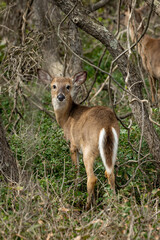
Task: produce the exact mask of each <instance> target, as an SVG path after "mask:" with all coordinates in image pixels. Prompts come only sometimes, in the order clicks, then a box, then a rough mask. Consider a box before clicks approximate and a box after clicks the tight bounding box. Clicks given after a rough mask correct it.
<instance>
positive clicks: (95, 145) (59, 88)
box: [39, 72, 119, 209]
mask: <svg viewBox="0 0 160 240" xmlns="http://www.w3.org/2000/svg"><path fill="white" fill-rule="evenodd" d="M43 73H44V72H43ZM39 75H40V74H39ZM42 75H43V74H42ZM83 78H84V79H83ZM85 78H86V77H85V76H83V73H82V74H81V73H79V74H78V75H77V76H76V77H75V79H76V80H77V82H76V81H75V83H74V80H72V79H70V78H53V80H52V83H51V95H52V103H53V107H54V111H55V115H56V119H57V122H58V124H59V125H60V126H61V127H62V128H63V130H64V135H65V138H66V139H67V140H68V141H70V152H71V158H72V161H73V162H74V163H75V165H77V154H78V152H80V151H82V153H83V161H84V165H85V168H86V173H87V192H88V198H87V206H86V207H87V209H89V208H90V206H91V202H92V198H94V186H95V184H96V181H97V177H96V176H95V175H94V171H93V164H94V160H95V159H96V158H97V157H98V155H99V134H100V131H101V130H102V129H103V128H104V129H105V132H106V139H105V141H104V144H105V149H104V152H105V156H106V160H107V166H108V167H110V168H112V172H111V173H105V175H106V177H107V178H108V180H109V183H110V184H111V188H112V189H113V190H114V191H115V177H114V166H113V163H112V154H113V142H114V139H113V133H112V131H111V128H112V127H113V128H114V129H115V130H116V132H117V136H119V125H118V121H117V119H116V117H115V115H114V113H113V111H112V110H111V109H109V108H107V107H103V106H97V107H86V106H81V105H77V104H75V103H74V102H73V100H72V97H71V95H72V93H73V91H74V85H75V84H78V81H80V80H81V79H82V80H81V83H79V85H80V84H82V83H83V81H85ZM53 85H56V89H54V88H53ZM68 85H69V86H70V89H69V90H67V87H66V86H68ZM59 94H63V95H64V96H65V100H64V101H62V102H59V103H58V104H59V105H58V107H57V105H56V104H57V96H58V95H59Z"/></svg>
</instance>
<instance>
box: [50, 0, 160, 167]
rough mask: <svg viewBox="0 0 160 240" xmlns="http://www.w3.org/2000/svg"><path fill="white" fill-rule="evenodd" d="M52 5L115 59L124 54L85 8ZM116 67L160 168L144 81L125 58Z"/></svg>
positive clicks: (159, 144) (159, 143)
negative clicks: (143, 93)
mask: <svg viewBox="0 0 160 240" xmlns="http://www.w3.org/2000/svg"><path fill="white" fill-rule="evenodd" d="M53 3H55V4H56V5H57V6H58V7H59V8H60V9H61V10H62V11H63V12H64V13H65V14H68V17H69V18H70V20H72V21H73V22H74V23H75V24H76V25H77V26H78V27H79V28H81V29H82V30H84V31H85V32H86V33H88V34H90V35H92V36H93V37H94V38H96V39H97V40H99V41H100V42H101V43H102V44H103V45H105V46H106V47H107V49H108V51H109V52H110V54H111V55H112V57H113V58H116V57H117V56H119V55H120V54H121V53H122V52H123V48H122V47H121V45H120V44H119V42H118V41H117V40H116V39H115V38H114V37H113V36H112V34H111V33H110V32H109V31H108V30H107V29H106V28H105V27H104V26H103V25H101V24H99V23H98V22H97V21H94V20H93V19H91V17H90V16H89V15H88V14H87V13H86V11H85V9H84V8H83V6H82V5H78V6H76V7H75V2H74V1H71V0H53ZM117 64H118V67H119V69H120V71H121V72H122V74H123V77H124V79H125V78H126V76H127V74H128V73H129V74H128V76H129V78H128V89H129V90H130V93H131V94H132V95H131V94H130V95H129V100H130V106H131V109H132V112H133V115H134V117H135V119H136V121H137V123H138V125H139V127H140V129H141V131H142V133H143V136H144V139H145V140H146V142H147V143H148V146H149V149H150V153H151V154H152V155H153V157H154V158H155V160H156V161H157V163H158V164H160V138H159V136H158V134H157V132H156V131H155V129H154V126H153V124H152V122H151V121H150V120H149V114H148V111H147V107H146V104H145V103H143V102H142V101H141V100H142V99H143V95H142V80H141V78H140V76H139V74H138V71H137V69H136V67H135V66H134V65H133V63H132V62H130V61H129V60H128V58H127V56H126V55H125V54H123V55H122V56H121V58H119V59H118V60H117Z"/></svg>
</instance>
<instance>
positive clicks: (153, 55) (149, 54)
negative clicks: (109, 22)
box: [124, 7, 160, 105]
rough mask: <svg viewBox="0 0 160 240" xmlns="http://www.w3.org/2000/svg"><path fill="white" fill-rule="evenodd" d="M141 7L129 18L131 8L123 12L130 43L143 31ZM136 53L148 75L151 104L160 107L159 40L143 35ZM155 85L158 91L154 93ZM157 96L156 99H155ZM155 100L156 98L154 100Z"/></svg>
mask: <svg viewBox="0 0 160 240" xmlns="http://www.w3.org/2000/svg"><path fill="white" fill-rule="evenodd" d="M142 11H143V7H142V8H139V9H134V10H133V14H132V16H131V8H130V7H129V8H128V11H126V12H125V14H124V15H125V18H124V24H125V25H126V26H127V25H128V22H129V17H130V16H131V19H130V22H129V26H128V27H129V34H130V37H131V41H132V42H134V43H135V42H136V41H137V40H138V39H139V37H140V36H141V35H142V33H143V31H144V24H143V20H142ZM137 49H138V53H139V55H140V57H141V59H142V64H143V67H144V69H145V70H146V72H148V75H149V84H150V89H151V99H152V104H153V105H155V104H156V102H158V104H159V105H160V38H153V37H151V36H149V35H148V34H145V35H144V36H143V38H142V39H141V40H140V42H139V43H138V44H137ZM156 83H157V85H158V91H156ZM156 96H157V97H156ZM156 98H158V99H157V100H156Z"/></svg>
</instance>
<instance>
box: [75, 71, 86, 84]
mask: <svg viewBox="0 0 160 240" xmlns="http://www.w3.org/2000/svg"><path fill="white" fill-rule="evenodd" d="M86 78H87V72H85V71H83V72H79V73H76V74H75V75H74V77H73V84H74V85H75V86H80V85H81V84H83V83H84V82H85V81H86Z"/></svg>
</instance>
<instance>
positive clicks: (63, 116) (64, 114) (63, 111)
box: [55, 99, 74, 129]
mask: <svg viewBox="0 0 160 240" xmlns="http://www.w3.org/2000/svg"><path fill="white" fill-rule="evenodd" d="M73 105H74V102H73V101H72V99H70V101H69V102H68V105H67V106H66V107H64V108H63V107H62V108H60V109H57V110H55V115H56V120H57V123H58V124H59V125H60V127H62V128H63V129H64V127H65V124H66V122H67V120H68V118H69V116H70V113H71V110H72V108H73Z"/></svg>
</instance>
